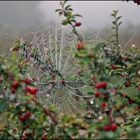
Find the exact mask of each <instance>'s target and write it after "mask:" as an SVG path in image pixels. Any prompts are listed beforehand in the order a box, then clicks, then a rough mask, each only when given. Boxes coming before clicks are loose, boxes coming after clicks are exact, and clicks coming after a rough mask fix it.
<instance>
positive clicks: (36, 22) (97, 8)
mask: <svg viewBox="0 0 140 140" xmlns="http://www.w3.org/2000/svg"><path fill="white" fill-rule="evenodd" d="M69 3H70V4H72V8H73V9H74V12H75V13H80V14H81V15H83V18H81V19H79V20H80V21H81V22H82V24H83V26H82V28H83V29H85V28H93V29H95V28H98V29H101V28H103V27H105V26H106V25H109V24H111V16H110V13H111V12H112V10H113V9H114V10H116V9H117V10H119V11H120V15H122V16H123V21H124V23H123V26H126V25H127V24H128V23H131V24H134V25H137V24H138V23H140V6H137V4H135V3H133V2H131V1H130V2H122V1H118V2H117V1H69ZM57 8H59V1H36V2H35V1H30V2H29V1H11V2H10V1H0V32H1V29H2V27H5V28H7V27H8V28H9V29H17V30H19V31H20V29H28V28H29V27H31V26H36V27H37V26H40V24H42V25H44V26H45V25H46V26H47V23H48V22H51V21H57V22H58V23H61V18H60V17H58V15H57V13H55V12H54V11H55V9H57ZM108 27H109V26H108Z"/></svg>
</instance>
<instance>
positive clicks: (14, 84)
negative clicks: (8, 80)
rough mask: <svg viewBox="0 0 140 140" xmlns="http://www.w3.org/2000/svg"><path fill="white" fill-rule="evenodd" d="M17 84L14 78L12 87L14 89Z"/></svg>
mask: <svg viewBox="0 0 140 140" xmlns="http://www.w3.org/2000/svg"><path fill="white" fill-rule="evenodd" d="M18 85H19V83H18V81H16V80H14V81H13V83H12V87H13V88H15V89H16V88H17V87H18Z"/></svg>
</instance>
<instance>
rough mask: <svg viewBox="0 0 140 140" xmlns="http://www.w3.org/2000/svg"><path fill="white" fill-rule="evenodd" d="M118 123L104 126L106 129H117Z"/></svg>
mask: <svg viewBox="0 0 140 140" xmlns="http://www.w3.org/2000/svg"><path fill="white" fill-rule="evenodd" d="M116 129H117V125H116V124H115V123H112V124H109V125H105V126H103V130H104V131H116Z"/></svg>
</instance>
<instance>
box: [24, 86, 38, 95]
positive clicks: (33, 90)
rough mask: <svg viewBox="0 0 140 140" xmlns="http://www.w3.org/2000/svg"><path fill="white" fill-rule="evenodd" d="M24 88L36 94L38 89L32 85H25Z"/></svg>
mask: <svg viewBox="0 0 140 140" xmlns="http://www.w3.org/2000/svg"><path fill="white" fill-rule="evenodd" d="M25 90H26V91H27V92H29V93H30V94H36V93H37V91H38V89H37V88H36V87H32V86H26V88H25Z"/></svg>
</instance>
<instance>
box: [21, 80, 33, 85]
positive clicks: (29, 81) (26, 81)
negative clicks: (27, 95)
mask: <svg viewBox="0 0 140 140" xmlns="http://www.w3.org/2000/svg"><path fill="white" fill-rule="evenodd" d="M23 82H24V83H26V84H28V85H29V84H30V83H31V79H29V78H26V79H24V80H23Z"/></svg>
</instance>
